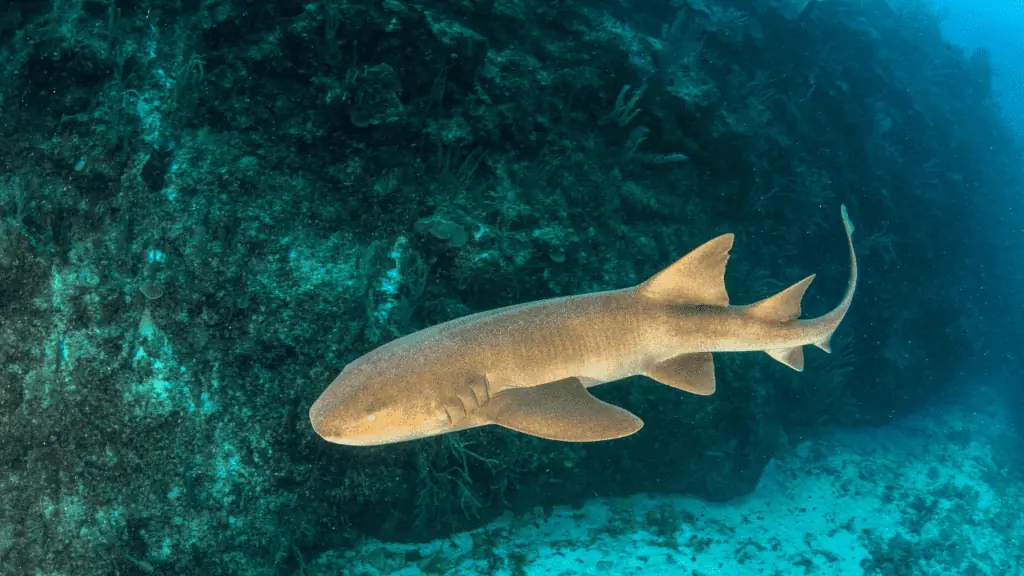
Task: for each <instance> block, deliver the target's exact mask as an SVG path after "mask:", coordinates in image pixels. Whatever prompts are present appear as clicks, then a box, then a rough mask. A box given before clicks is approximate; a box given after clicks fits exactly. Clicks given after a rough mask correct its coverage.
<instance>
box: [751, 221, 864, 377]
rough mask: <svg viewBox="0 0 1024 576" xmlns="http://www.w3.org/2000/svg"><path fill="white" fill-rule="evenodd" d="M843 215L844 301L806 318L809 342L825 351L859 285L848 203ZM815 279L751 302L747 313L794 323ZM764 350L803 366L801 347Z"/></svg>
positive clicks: (798, 367) (795, 366) (799, 368)
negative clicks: (846, 249)
mask: <svg viewBox="0 0 1024 576" xmlns="http://www.w3.org/2000/svg"><path fill="white" fill-rule="evenodd" d="M842 217H843V229H844V230H845V231H846V240H847V243H848V244H849V246H850V280H849V282H848V284H847V286H846V293H845V294H844V295H843V300H842V301H841V302H840V303H839V305H838V306H836V307H835V308H834V309H833V310H832V311H831V312H829V313H828V314H825V315H824V316H821V317H820V318H815V319H813V320H807V321H806V323H807V328H808V332H809V333H810V336H811V337H810V339H809V341H808V342H807V343H809V344H814V345H815V346H817V347H818V348H821V349H822V350H824V351H825V352H831V344H830V341H831V339H832V334H833V333H834V332H835V330H836V328H838V327H839V323H840V322H842V320H843V317H844V316H846V312H847V310H849V308H850V302H852V301H853V293H854V291H855V290H856V288H857V255H856V253H855V252H854V250H853V230H854V226H853V222H851V221H850V215H849V213H848V212H847V211H846V205H845V204H844V205H843V206H842ZM812 280H814V275H813V274H812V275H811V276H808V277H807V278H804V279H803V280H801V281H799V282H797V283H796V284H794V285H792V286H790V287H789V288H786V289H785V290H783V291H782V292H779V293H778V294H775V295H774V296H770V297H768V298H765V299H764V300H762V301H760V302H757V303H755V304H751V305H750V306H749V307H748V309H747V313H748V314H750V315H751V316H754V317H756V318H760V319H762V320H766V321H774V322H791V321H794V320H797V319H798V318H799V317H800V303H801V301H802V300H803V297H804V293H805V292H806V291H807V287H808V286H809V285H810V284H811V281H812ZM765 352H766V353H767V354H768V355H769V356H771V357H772V358H774V359H776V360H778V361H779V362H782V363H783V364H785V365H786V366H789V367H790V368H792V369H794V370H796V371H798V372H799V371H802V370H803V369H804V353H803V349H802V348H801V347H800V346H795V347H791V348H779V349H774V350H765Z"/></svg>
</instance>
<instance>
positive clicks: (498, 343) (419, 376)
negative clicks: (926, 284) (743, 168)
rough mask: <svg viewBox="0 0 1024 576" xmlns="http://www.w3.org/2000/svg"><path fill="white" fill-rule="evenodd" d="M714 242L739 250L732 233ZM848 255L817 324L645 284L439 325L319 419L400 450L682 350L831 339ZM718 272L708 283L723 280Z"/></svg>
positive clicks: (333, 392)
mask: <svg viewBox="0 0 1024 576" xmlns="http://www.w3.org/2000/svg"><path fill="white" fill-rule="evenodd" d="M844 216H845V214H844ZM850 231H852V227H849V228H848V238H849V232H850ZM716 240H721V241H723V242H725V241H727V242H728V246H731V236H729V237H728V238H727V239H726V237H720V238H719V239H716ZM709 244H710V243H709ZM727 249H728V248H726V250H727ZM850 256H851V276H850V283H849V285H848V288H847V293H846V295H845V296H844V298H843V301H842V302H841V303H840V305H839V306H837V307H836V308H835V309H833V310H832V311H831V312H829V313H827V314H825V315H823V316H821V317H818V318H814V319H806V320H787V321H775V320H771V319H767V320H766V319H762V318H759V317H755V316H754V315H752V314H751V313H750V308H751V307H749V306H728V305H726V306H718V305H711V304H694V303H687V302H673V301H665V300H664V299H660V298H650V297H646V296H645V295H644V293H643V286H644V285H643V284H641V285H640V286H636V287H631V288H626V289H620V290H611V291H606V292H597V293H591V294H583V295H577V296H567V297H560V298H552V299H548V300H541V301H536V302H531V303H526V304H519V305H515V306H509V307H507V308H501V309H497V310H492V311H489V312H483V313H479V314H473V315H470V316H466V317H463V318H458V319H455V320H452V321H449V322H445V323H443V324H438V325H435V326H432V327H429V328H426V329H424V330H421V331H419V332H415V333H413V334H410V335H408V336H405V337H402V338H399V339H397V340H394V341H392V342H390V343H388V344H385V345H384V346H381V347H379V348H377V349H375V350H373V351H371V352H369V353H367V354H366V355H364V356H362V357H360V358H358V359H356V360H355V361H353V362H352V363H351V364H349V365H347V366H346V367H345V368H344V370H343V371H342V372H341V373H340V374H339V375H338V376H337V377H336V378H335V380H334V381H333V382H332V383H331V385H330V386H328V388H327V389H326V390H325V391H324V392H323V394H322V395H321V396H320V398H319V399H318V400H317V401H316V402H315V403H314V404H313V406H312V408H311V409H310V421H311V423H312V425H313V428H314V430H315V431H316V433H317V434H319V435H320V436H321V437H323V438H324V439H326V440H328V441H330V442H333V443H338V444H347V445H357V446H358V445H380V444H390V443H394V442H401V441H405V440H412V439H416V438H425V437H428V436H434V435H437V434H443V433H447V432H453V431H457V430H463V429H466V428H472V427H476V426H482V425H486V424H491V423H492V422H491V421H490V420H489V419H488V418H487V416H486V414H485V412H486V410H485V409H484V408H486V406H487V403H488V401H489V400H490V399H491V398H493V397H495V396H496V395H499V394H501V393H502V392H503V391H506V390H510V389H514V388H529V387H534V386H541V385H544V384H548V383H551V382H555V381H559V380H563V379H566V378H573V377H576V378H579V379H580V381H582V382H583V384H584V385H585V386H587V387H590V386H595V385H598V384H602V383H605V382H610V381H614V380H619V379H622V378H625V377H628V376H634V375H639V374H644V373H645V372H646V371H647V370H648V369H650V368H651V367H653V366H655V365H657V364H659V363H661V362H664V361H666V360H668V359H670V358H673V357H676V356H679V355H680V354H687V353H698V352H744V351H760V350H776V349H786V348H794V347H799V346H803V345H806V344H822V343H827V341H828V338H829V336H830V335H831V334H832V332H833V331H834V330H835V328H836V327H837V326H838V325H839V323H840V321H841V320H842V319H843V316H844V315H845V314H846V311H847V309H848V308H849V304H850V301H851V300H852V296H853V291H854V286H855V284H856V277H857V272H856V259H855V256H854V253H853V243H852V240H850ZM726 257H727V255H726ZM722 269H723V270H724V262H722ZM709 272H710V274H709V275H710V276H714V275H715V271H714V270H711V271H709ZM718 276H719V277H717V278H715V277H709V278H707V279H706V282H708V283H710V284H714V283H716V282H717V283H719V284H721V283H722V279H721V273H720V272H719V273H718ZM701 281H704V280H703V279H702V280H701ZM723 294H724V291H723ZM797 313H799V308H797Z"/></svg>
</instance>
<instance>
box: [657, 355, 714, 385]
mask: <svg viewBox="0 0 1024 576" xmlns="http://www.w3.org/2000/svg"><path fill="white" fill-rule="evenodd" d="M644 374H646V375H647V376H648V377H650V378H653V379H655V380H657V381H658V382H661V383H662V384H665V385H666V386H671V387H673V388H676V389H678V390H683V391H685V392H689V393H691V394H698V395H700V396H710V395H711V394H714V393H715V361H714V359H713V358H712V356H711V353H710V352H700V353H697V354H680V355H679V356H676V357H674V358H669V359H668V360H666V361H664V362H662V363H661V364H658V365H657V366H654V367H653V368H650V369H648V370H647V371H646V372H644Z"/></svg>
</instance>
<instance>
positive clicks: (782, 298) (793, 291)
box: [746, 274, 814, 322]
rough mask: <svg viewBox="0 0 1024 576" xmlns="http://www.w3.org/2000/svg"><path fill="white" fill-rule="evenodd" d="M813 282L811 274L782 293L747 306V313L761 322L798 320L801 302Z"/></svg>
mask: <svg viewBox="0 0 1024 576" xmlns="http://www.w3.org/2000/svg"><path fill="white" fill-rule="evenodd" d="M813 280H814V274H811V275H810V276H808V277H807V278H804V279H803V280H801V281H799V282H797V283H796V284H793V285H792V286H790V287H789V288H786V289H785V290H783V291H782V292H779V293H778V294H775V295H773V296H769V297H767V298H765V299H764V300H761V301H760V302H755V303H754V304H751V305H750V306H747V308H746V313H747V314H749V315H750V316H753V317H755V318H760V319H761V320H771V321H775V322H789V321H790V320H796V319H797V318H799V317H800V302H801V301H802V300H803V299H804V293H805V292H807V287H808V286H810V285H811V281H813Z"/></svg>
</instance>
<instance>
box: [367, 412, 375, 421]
mask: <svg viewBox="0 0 1024 576" xmlns="http://www.w3.org/2000/svg"><path fill="white" fill-rule="evenodd" d="M366 419H367V420H369V421H370V422H373V421H374V420H376V419H377V415H376V414H370V415H369V416H367V417H366Z"/></svg>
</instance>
